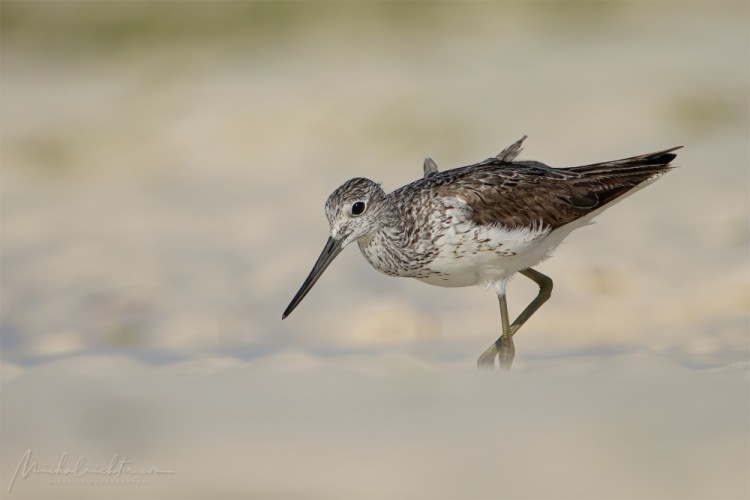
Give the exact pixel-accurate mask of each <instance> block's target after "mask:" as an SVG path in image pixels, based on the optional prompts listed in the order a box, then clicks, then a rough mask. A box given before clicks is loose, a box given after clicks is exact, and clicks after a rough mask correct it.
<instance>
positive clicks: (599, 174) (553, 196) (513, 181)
mask: <svg viewBox="0 0 750 500" xmlns="http://www.w3.org/2000/svg"><path fill="white" fill-rule="evenodd" d="M674 149H677V148H673V149H670V150H666V151H662V152H658V153H652V154H648V155H642V156H636V157H632V158H626V159H624V160H617V161H612V162H606V163H598V164H594V165H586V166H582V167H573V168H568V169H554V168H551V167H548V166H547V165H544V164H542V163H538V162H533V161H521V162H511V163H509V162H505V161H502V160H500V159H498V158H490V159H488V160H486V161H484V162H481V163H478V164H476V165H471V166H468V167H462V168H458V169H454V170H447V171H444V172H440V173H438V174H435V175H432V176H430V178H429V179H422V181H423V182H428V183H429V184H430V186H429V189H431V190H432V191H433V192H434V193H435V194H436V195H438V196H447V197H455V198H459V199H461V200H462V201H464V202H465V203H466V204H467V205H468V206H469V207H470V208H471V210H472V219H473V220H474V222H476V223H477V224H502V225H504V226H507V227H519V226H531V225H535V224H539V223H540V222H541V224H543V225H544V226H547V227H551V228H552V229H555V228H558V227H560V226H563V225H565V224H568V223H570V222H573V221H574V220H576V219H578V218H580V217H583V216H585V215H586V214H588V213H590V212H592V211H594V210H596V209H598V208H600V207H602V206H604V205H606V204H608V203H610V202H612V201H614V200H615V199H617V198H618V197H620V196H621V195H623V194H625V193H626V192H628V191H630V190H631V189H633V188H634V187H636V186H638V185H639V184H641V183H643V182H645V181H647V180H649V179H651V178H653V177H655V176H658V175H660V174H663V173H664V172H666V171H667V170H669V168H670V167H669V162H671V161H672V160H673V159H674V158H675V156H676V155H674V154H672V153H671V151H674ZM417 182H420V181H417ZM424 187H428V186H424Z"/></svg>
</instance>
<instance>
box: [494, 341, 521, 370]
mask: <svg viewBox="0 0 750 500" xmlns="http://www.w3.org/2000/svg"><path fill="white" fill-rule="evenodd" d="M495 344H496V346H497V357H498V360H499V361H500V369H501V370H510V367H511V365H512V364H513V358H514V357H515V355H516V348H515V346H514V345H513V337H511V336H510V335H503V336H501V337H500V338H499V339H497V342H496V343H495Z"/></svg>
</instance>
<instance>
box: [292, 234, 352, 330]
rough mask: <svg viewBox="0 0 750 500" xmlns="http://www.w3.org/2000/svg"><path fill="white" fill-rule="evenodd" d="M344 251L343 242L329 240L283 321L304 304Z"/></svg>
mask: <svg viewBox="0 0 750 500" xmlns="http://www.w3.org/2000/svg"><path fill="white" fill-rule="evenodd" d="M343 249H344V246H343V245H342V242H341V240H337V239H334V238H328V241H327V242H326V246H325V247H323V251H322V252H321V253H320V257H318V261H317V262H316V263H315V265H314V266H313V268H312V271H310V275H309V276H308V277H307V279H306V280H305V282H304V283H302V286H301V287H300V289H299V291H298V292H297V295H295V296H294V298H293V299H292V301H291V302H290V303H289V306H287V308H286V311H284V314H283V315H282V316H281V319H284V318H286V317H287V316H289V315H290V314H291V313H292V311H294V308H295V307H297V305H298V304H299V303H300V302H302V299H304V298H305V295H307V292H309V291H310V289H311V288H312V287H313V285H314V284H315V282H316V281H318V278H320V276H321V275H322V274H323V271H325V270H326V268H327V267H328V265H329V264H330V263H331V262H333V259H335V258H336V256H337V255H338V254H339V253H341V250H343Z"/></svg>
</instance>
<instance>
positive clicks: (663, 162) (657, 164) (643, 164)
mask: <svg viewBox="0 0 750 500" xmlns="http://www.w3.org/2000/svg"><path fill="white" fill-rule="evenodd" d="M680 148H682V146H677V147H675V148H671V149H665V150H664V151H659V152H656V153H649V154H645V155H640V156H631V157H630V158H623V159H622V160H614V161H606V162H604V163H593V164H591V165H583V166H580V167H571V168H567V169H566V170H572V171H573V172H578V173H579V174H587V173H596V172H601V173H605V172H607V173H613V170H615V169H623V170H627V169H628V168H641V169H645V168H649V167H650V168H652V169H653V170H654V171H655V172H658V171H659V169H660V168H661V169H667V170H668V169H669V168H671V167H670V166H669V163H670V162H671V161H672V160H674V159H675V158H677V155H676V154H674V153H672V151H676V150H678V149H680Z"/></svg>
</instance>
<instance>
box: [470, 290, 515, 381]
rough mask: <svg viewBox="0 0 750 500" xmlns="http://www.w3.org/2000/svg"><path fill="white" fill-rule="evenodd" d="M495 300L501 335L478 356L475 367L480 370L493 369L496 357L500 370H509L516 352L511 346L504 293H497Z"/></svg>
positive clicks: (511, 336)
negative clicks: (498, 313)
mask: <svg viewBox="0 0 750 500" xmlns="http://www.w3.org/2000/svg"><path fill="white" fill-rule="evenodd" d="M497 299H498V302H499V303H500V320H501V322H502V327H503V334H502V335H500V338H498V339H497V340H496V341H495V342H494V343H493V344H492V345H491V346H489V347H488V348H487V350H485V351H484V352H483V353H482V355H481V356H479V359H478V360H477V366H478V367H480V368H493V367H494V366H495V357H496V356H498V357H499V360H500V368H503V369H506V370H509V369H510V365H511V364H512V363H513V356H514V355H515V353H516V350H515V347H514V346H513V334H512V333H511V329H510V325H509V319H508V303H507V302H506V300H505V293H498V294H497Z"/></svg>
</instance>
